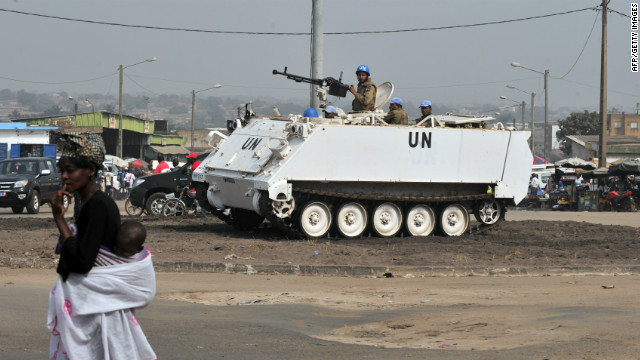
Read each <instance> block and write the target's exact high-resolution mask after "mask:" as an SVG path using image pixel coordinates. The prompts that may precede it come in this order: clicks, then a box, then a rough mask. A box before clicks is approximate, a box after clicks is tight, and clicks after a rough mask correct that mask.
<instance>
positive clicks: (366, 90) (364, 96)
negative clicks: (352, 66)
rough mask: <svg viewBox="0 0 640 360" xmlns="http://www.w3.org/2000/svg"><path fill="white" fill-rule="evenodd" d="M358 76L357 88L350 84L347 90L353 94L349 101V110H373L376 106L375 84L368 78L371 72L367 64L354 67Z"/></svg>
mask: <svg viewBox="0 0 640 360" xmlns="http://www.w3.org/2000/svg"><path fill="white" fill-rule="evenodd" d="M356 76H357V77H358V90H357V91H356V89H355V88H354V87H353V85H351V86H350V87H349V91H350V92H351V93H352V94H353V96H355V99H353V102H352V103H351V110H352V111H354V112H357V111H373V110H374V109H375V106H376V84H374V83H373V81H371V79H370V78H369V77H370V76H371V72H370V71H369V67H368V66H367V65H360V66H358V68H357V69H356Z"/></svg>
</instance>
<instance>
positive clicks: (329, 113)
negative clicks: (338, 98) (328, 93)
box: [324, 105, 338, 119]
mask: <svg viewBox="0 0 640 360" xmlns="http://www.w3.org/2000/svg"><path fill="white" fill-rule="evenodd" d="M336 116H338V111H336V108H335V107H333V106H331V105H329V106H327V107H326V108H325V109H324V117H325V118H327V119H333V118H334V117H336Z"/></svg>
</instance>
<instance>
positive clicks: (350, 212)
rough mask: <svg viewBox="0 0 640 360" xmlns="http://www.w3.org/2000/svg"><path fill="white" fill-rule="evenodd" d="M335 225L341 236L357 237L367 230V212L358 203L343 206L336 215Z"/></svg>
mask: <svg viewBox="0 0 640 360" xmlns="http://www.w3.org/2000/svg"><path fill="white" fill-rule="evenodd" d="M336 225H337V227H338V231H339V232H340V234H341V235H342V236H344V237H346V238H355V237H358V236H360V235H362V233H363V232H364V230H365V229H366V228H367V210H366V209H365V208H364V206H362V205H360V204H358V203H354V202H350V203H346V204H343V205H342V206H340V209H338V212H337V214H336Z"/></svg>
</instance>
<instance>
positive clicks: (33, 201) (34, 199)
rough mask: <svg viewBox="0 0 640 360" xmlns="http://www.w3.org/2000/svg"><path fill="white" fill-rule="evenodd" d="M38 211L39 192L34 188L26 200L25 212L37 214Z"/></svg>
mask: <svg viewBox="0 0 640 360" xmlns="http://www.w3.org/2000/svg"><path fill="white" fill-rule="evenodd" d="M39 211H40V193H39V192H38V191H36V190H34V191H33V192H32V193H31V196H29V201H27V212H28V213H29V214H37V213H38V212H39Z"/></svg>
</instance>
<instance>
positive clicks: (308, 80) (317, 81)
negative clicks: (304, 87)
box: [271, 67, 324, 86]
mask: <svg viewBox="0 0 640 360" xmlns="http://www.w3.org/2000/svg"><path fill="white" fill-rule="evenodd" d="M271 73H272V74H273V75H283V76H286V77H287V79H289V80H293V81H295V82H305V83H309V84H314V85H320V86H322V85H323V81H324V80H323V79H312V78H308V77H305V76H300V75H294V74H289V73H287V68H286V67H285V68H284V72H280V71H278V70H275V69H274V70H273V71H272V72H271Z"/></svg>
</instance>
